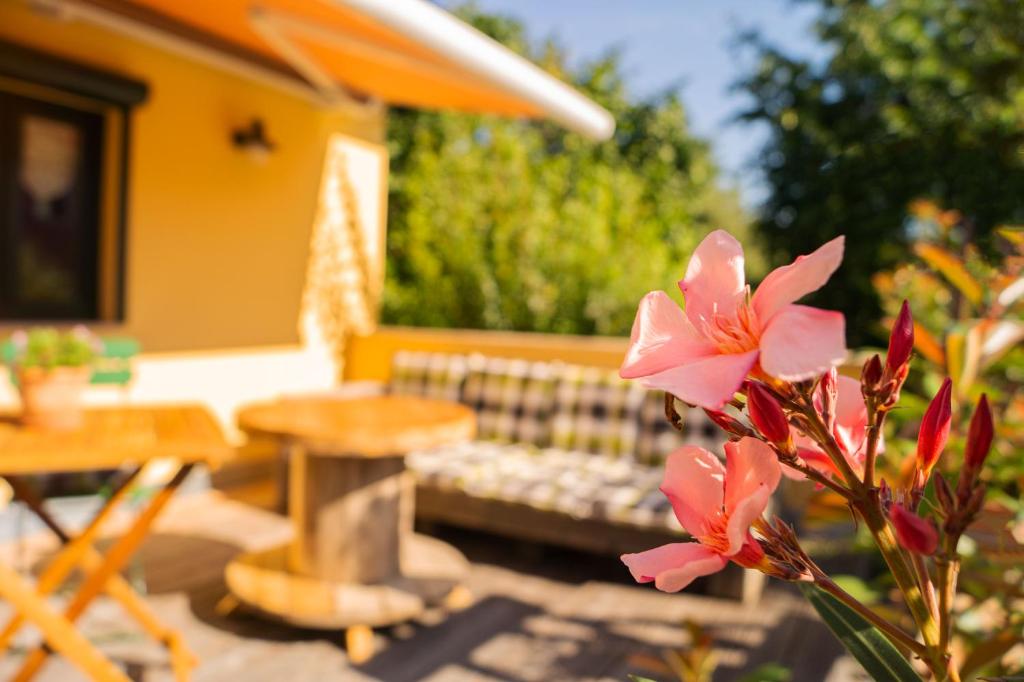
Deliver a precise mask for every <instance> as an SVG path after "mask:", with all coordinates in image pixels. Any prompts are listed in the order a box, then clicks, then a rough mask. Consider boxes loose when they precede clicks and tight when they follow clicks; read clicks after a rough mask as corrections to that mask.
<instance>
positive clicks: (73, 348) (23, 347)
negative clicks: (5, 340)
mask: <svg viewBox="0 0 1024 682" xmlns="http://www.w3.org/2000/svg"><path fill="white" fill-rule="evenodd" d="M9 344H11V347H12V350H13V353H12V357H11V363H12V364H14V365H17V366H18V367H21V368H31V367H38V368H41V369H53V368H55V367H82V366H85V365H88V364H90V363H91V362H93V360H94V359H95V358H96V351H95V344H96V340H95V337H93V336H92V335H91V334H89V332H88V331H86V330H85V329H82V328H75V329H72V330H71V331H65V332H62V331H58V330H57V329H53V328H50V327H40V328H36V329H30V330H29V331H28V332H27V333H26V332H18V333H16V334H14V335H12V337H11V339H10V340H9Z"/></svg>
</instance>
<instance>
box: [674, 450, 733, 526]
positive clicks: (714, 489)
mask: <svg viewBox="0 0 1024 682" xmlns="http://www.w3.org/2000/svg"><path fill="white" fill-rule="evenodd" d="M724 481H725V467H723V466H722V463H721V462H720V461H719V460H718V458H717V457H715V456H714V455H713V454H711V453H710V452H708V451H707V450H705V449H704V448H699V447H697V446H695V445H684V446H683V447H681V448H679V449H678V450H676V451H675V452H673V453H672V454H671V455H669V456H668V459H667V460H666V461H665V478H664V479H663V480H662V483H661V492H662V493H664V494H665V497H667V498H668V501H669V502H671V503H672V510H673V511H674V512H675V513H676V518H677V519H679V523H680V524H682V526H683V528H685V529H686V532H687V533H689V534H690V535H693V536H701V535H704V533H705V532H706V530H707V527H708V525H709V521H714V520H716V519H718V518H720V517H721V515H722V495H723V488H724Z"/></svg>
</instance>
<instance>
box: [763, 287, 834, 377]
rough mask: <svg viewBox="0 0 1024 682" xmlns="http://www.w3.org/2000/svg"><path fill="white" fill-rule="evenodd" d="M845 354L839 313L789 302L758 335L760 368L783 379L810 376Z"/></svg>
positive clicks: (824, 369)
mask: <svg viewBox="0 0 1024 682" xmlns="http://www.w3.org/2000/svg"><path fill="white" fill-rule="evenodd" d="M845 357H846V320H845V318H843V315H842V313H836V312H832V311H831V310H820V309H818V308H809V307H807V306H803V305H790V306H786V307H785V308H783V309H782V310H781V311H779V312H778V313H777V314H776V315H775V317H773V318H772V321H771V323H770V324H769V325H768V328H767V329H765V331H764V333H763V334H762V335H761V368H762V369H763V370H764V371H765V372H767V373H768V374H770V375H771V376H773V377H775V378H777V379H782V380H784V381H803V380H804V379H811V378H813V377H815V376H817V375H819V374H821V373H822V372H825V371H826V370H828V368H830V367H832V366H833V365H836V364H838V363H840V362H842V360H843V359H844V358H845Z"/></svg>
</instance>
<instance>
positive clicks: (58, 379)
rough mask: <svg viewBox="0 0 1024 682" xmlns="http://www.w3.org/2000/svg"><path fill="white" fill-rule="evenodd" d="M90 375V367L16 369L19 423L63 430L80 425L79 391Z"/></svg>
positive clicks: (80, 399)
mask: <svg viewBox="0 0 1024 682" xmlns="http://www.w3.org/2000/svg"><path fill="white" fill-rule="evenodd" d="M91 376H92V369H91V368H89V367H56V368H54V369H42V368H39V367H29V368H24V369H19V370H18V389H19V391H20V392H21V421H22V423H24V424H25V425H27V426H36V427H39V428H45V429H56V430H63V431H66V430H71V429H77V428H78V427H80V426H81V425H82V391H83V389H84V388H85V387H86V386H87V385H88V384H89V379H90V377H91Z"/></svg>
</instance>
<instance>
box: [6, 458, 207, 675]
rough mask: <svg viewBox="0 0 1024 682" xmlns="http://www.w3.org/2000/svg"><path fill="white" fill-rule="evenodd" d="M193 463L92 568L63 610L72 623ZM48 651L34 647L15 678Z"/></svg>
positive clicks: (137, 541) (140, 537)
mask: <svg viewBox="0 0 1024 682" xmlns="http://www.w3.org/2000/svg"><path fill="white" fill-rule="evenodd" d="M192 467H193V464H191V463H188V464H185V465H183V466H182V467H181V468H180V469H179V470H178V472H177V473H176V474H175V475H174V477H173V478H172V479H171V480H170V481H168V482H167V484H166V485H165V486H164V487H163V488H161V489H160V491H159V492H157V494H156V495H154V496H153V499H152V500H150V503H149V506H147V507H146V508H145V509H143V510H142V512H141V513H140V514H139V516H138V517H137V518H136V519H135V521H134V523H132V525H131V527H130V528H129V529H128V532H127V533H125V534H124V535H122V536H121V537H120V538H119V539H118V540H117V541H116V542H115V543H114V545H113V547H111V548H110V551H108V552H107V554H106V556H105V557H103V559H102V563H101V564H100V566H99V567H98V568H97V569H96V570H94V571H92V572H91V573H90V574H89V575H88V576H87V577H86V579H85V581H84V582H83V583H82V585H81V586H80V587H79V588H78V591H77V592H76V593H75V595H74V596H73V597H72V599H71V602H70V603H69V604H68V606H67V608H66V609H65V610H64V617H65V618H66V619H67V620H68V621H71V622H72V623H73V622H74V621H75V620H76V619H77V618H78V617H79V616H80V615H81V614H82V612H83V611H85V608H86V607H87V606H88V605H89V603H90V602H91V601H92V600H93V599H94V598H95V597H96V595H98V594H99V593H100V591H101V590H102V589H103V587H104V585H106V584H107V582H108V581H109V580H110V578H111V576H113V575H114V574H116V573H117V572H118V571H120V570H121V569H122V568H123V567H124V565H125V563H127V561H128V559H129V558H131V556H132V554H134V553H135V551H136V549H138V546H139V545H140V544H141V543H142V541H143V540H144V539H145V538H146V534H147V532H148V531H149V527H150V526H151V525H152V524H153V521H155V520H156V517H157V516H158V515H159V514H160V512H161V511H162V510H163V508H164V507H165V506H166V505H167V503H168V502H169V501H170V499H171V497H172V496H173V495H174V493H175V492H176V491H177V489H178V487H180V486H181V483H182V482H183V481H184V480H185V478H186V477H187V476H188V474H189V473H190V472H191V471H192ZM48 654H49V652H48V651H47V650H46V649H44V648H42V647H40V648H37V649H35V650H33V651H32V652H31V653H30V654H29V655H28V656H27V657H26V659H25V662H24V664H22V667H21V670H19V671H18V673H17V675H15V676H14V678H13V679H14V680H15V682H26V681H27V680H30V679H32V677H33V676H34V675H35V674H36V673H37V672H38V671H39V669H40V668H41V667H42V665H43V664H44V663H45V662H46V658H47V656H48Z"/></svg>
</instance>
